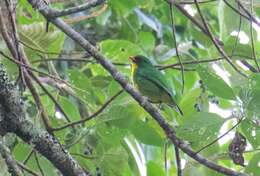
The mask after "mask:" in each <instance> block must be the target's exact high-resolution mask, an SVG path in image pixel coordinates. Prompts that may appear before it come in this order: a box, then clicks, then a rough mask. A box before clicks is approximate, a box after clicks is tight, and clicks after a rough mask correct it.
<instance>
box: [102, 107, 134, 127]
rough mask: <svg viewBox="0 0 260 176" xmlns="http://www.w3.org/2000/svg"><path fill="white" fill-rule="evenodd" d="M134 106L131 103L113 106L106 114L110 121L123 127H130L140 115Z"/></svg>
mask: <svg viewBox="0 0 260 176" xmlns="http://www.w3.org/2000/svg"><path fill="white" fill-rule="evenodd" d="M133 107H134V106H131V105H127V106H120V105H116V106H112V107H111V108H110V109H109V111H108V113H107V114H106V117H107V120H109V122H108V123H109V124H111V125H113V126H116V127H118V128H122V129H126V128H129V127H130V126H132V125H133V124H134V123H135V121H136V120H137V117H138V115H139V113H138V112H137V111H136V109H135V108H133Z"/></svg>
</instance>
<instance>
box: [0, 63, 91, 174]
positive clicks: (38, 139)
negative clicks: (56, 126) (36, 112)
mask: <svg viewBox="0 0 260 176" xmlns="http://www.w3.org/2000/svg"><path fill="white" fill-rule="evenodd" d="M20 101H21V98H20V96H19V94H18V92H17V90H16V89H15V87H14V86H13V85H12V84H11V83H10V82H9V80H8V77H7V74H6V72H5V71H4V69H3V67H2V66H1V67H0V114H1V116H2V120H1V121H0V129H2V130H5V131H6V132H12V133H15V134H16V135H17V136H19V137H20V138H21V139H22V140H24V141H25V142H27V143H28V144H31V145H32V146H33V147H34V148H35V149H36V150H37V151H38V152H39V153H41V154H42V155H43V156H45V157H46V158H47V159H48V160H49V161H50V162H51V163H52V164H53V165H54V166H55V167H56V168H58V169H59V170H60V172H61V173H62V174H64V175H67V176H75V175H80V176H86V175H90V174H89V173H85V171H84V170H83V169H82V168H81V167H80V166H79V164H78V163H77V162H76V161H75V160H74V159H73V158H72V157H71V156H70V155H69V153H68V152H67V151H66V150H64V149H63V147H62V146H61V144H60V143H59V142H58V141H57V140H56V139H55V138H54V137H53V136H51V135H50V134H49V133H47V132H46V131H43V130H41V129H39V128H36V127H35V126H34V125H33V123H32V122H31V121H29V120H28V119H26V116H25V112H24V110H23V107H22V106H21V103H20Z"/></svg>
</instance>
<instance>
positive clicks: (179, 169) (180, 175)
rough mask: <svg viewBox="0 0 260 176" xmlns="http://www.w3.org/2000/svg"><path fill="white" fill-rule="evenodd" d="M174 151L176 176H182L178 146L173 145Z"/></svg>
mask: <svg viewBox="0 0 260 176" xmlns="http://www.w3.org/2000/svg"><path fill="white" fill-rule="evenodd" d="M174 150H175V160H176V165H177V173H178V176H182V175H183V174H182V169H181V157H180V151H179V148H178V146H175V145H174Z"/></svg>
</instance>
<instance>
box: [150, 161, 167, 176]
mask: <svg viewBox="0 0 260 176" xmlns="http://www.w3.org/2000/svg"><path fill="white" fill-rule="evenodd" d="M159 175H165V171H164V169H163V168H162V166H160V165H159V164H157V163H155V162H153V161H149V162H148V163H147V176H159Z"/></svg>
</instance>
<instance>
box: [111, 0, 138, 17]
mask: <svg viewBox="0 0 260 176" xmlns="http://www.w3.org/2000/svg"><path fill="white" fill-rule="evenodd" d="M108 3H109V7H111V8H112V9H113V10H114V11H115V12H116V13H117V15H118V16H121V17H127V16H128V15H129V14H130V13H132V12H133V10H134V8H135V6H136V5H137V1H136V0H131V1H128V0H120V1H118V0H110V1H108Z"/></svg>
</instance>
